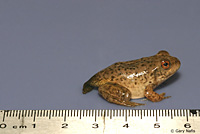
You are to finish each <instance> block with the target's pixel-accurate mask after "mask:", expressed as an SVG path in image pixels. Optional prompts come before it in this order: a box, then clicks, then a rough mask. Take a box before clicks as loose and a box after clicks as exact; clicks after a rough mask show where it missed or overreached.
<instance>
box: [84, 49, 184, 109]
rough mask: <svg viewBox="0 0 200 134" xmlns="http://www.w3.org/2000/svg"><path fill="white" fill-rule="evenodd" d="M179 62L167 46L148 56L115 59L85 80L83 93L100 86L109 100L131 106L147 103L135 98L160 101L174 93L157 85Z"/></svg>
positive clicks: (174, 71)
mask: <svg viewBox="0 0 200 134" xmlns="http://www.w3.org/2000/svg"><path fill="white" fill-rule="evenodd" d="M180 66H181V62H180V60H179V59H178V58H176V57H173V56H171V55H170V54H169V53H168V52H167V51H166V50H160V51H159V52H158V53H157V54H155V55H153V56H149V57H142V58H140V59H136V60H130V61H122V62H116V63H114V64H112V65H110V66H108V67H107V68H105V69H103V70H101V71H99V72H97V73H96V74H95V75H93V76H92V77H91V78H90V79H89V80H88V81H86V82H85V83H84V85H83V90H82V93H83V94H86V93H88V92H90V91H92V90H93V89H94V88H97V89H98V93H99V95H100V96H102V97H103V98H104V99H105V100H107V101H108V102H110V103H114V104H118V105H123V106H129V107H135V106H140V105H145V104H143V103H136V102H133V101H131V100H132V99H140V98H146V99H147V100H149V101H152V102H160V101H162V100H164V99H167V98H170V97H171V96H165V93H161V94H158V93H156V92H155V91H154V89H155V88H156V87H158V86H159V85H160V84H161V83H163V82H164V81H166V80H167V79H168V78H170V77H171V76H173V75H174V74H175V73H176V72H177V71H178V69H179V68H180Z"/></svg>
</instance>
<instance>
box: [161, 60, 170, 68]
mask: <svg viewBox="0 0 200 134" xmlns="http://www.w3.org/2000/svg"><path fill="white" fill-rule="evenodd" d="M161 65H162V68H163V69H168V68H169V66H170V63H169V61H168V60H163V61H162V63H161Z"/></svg>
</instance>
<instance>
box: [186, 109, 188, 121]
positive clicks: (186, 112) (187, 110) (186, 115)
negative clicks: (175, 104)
mask: <svg viewBox="0 0 200 134" xmlns="http://www.w3.org/2000/svg"><path fill="white" fill-rule="evenodd" d="M186 120H187V122H188V110H186Z"/></svg>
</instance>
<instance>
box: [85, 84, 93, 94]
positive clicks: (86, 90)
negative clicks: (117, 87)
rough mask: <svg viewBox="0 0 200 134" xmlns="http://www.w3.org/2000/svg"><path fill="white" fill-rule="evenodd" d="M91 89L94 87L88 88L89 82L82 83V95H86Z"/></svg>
mask: <svg viewBox="0 0 200 134" xmlns="http://www.w3.org/2000/svg"><path fill="white" fill-rule="evenodd" d="M93 88H94V87H93V86H90V84H89V82H86V83H84V85H83V94H86V93H88V92H90V91H92V89H93Z"/></svg>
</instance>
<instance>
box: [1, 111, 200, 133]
mask: <svg viewBox="0 0 200 134" xmlns="http://www.w3.org/2000/svg"><path fill="white" fill-rule="evenodd" d="M76 133H81V134H89V133H92V134H111V133H112V134H122V133H123V134H173V133H177V134H182V133H186V134H187V133H188V134H200V110H198V109H197V110H196V109H195V110H194V109H193V110H192V109H180V110H179V109H169V110H0V134H76Z"/></svg>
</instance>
